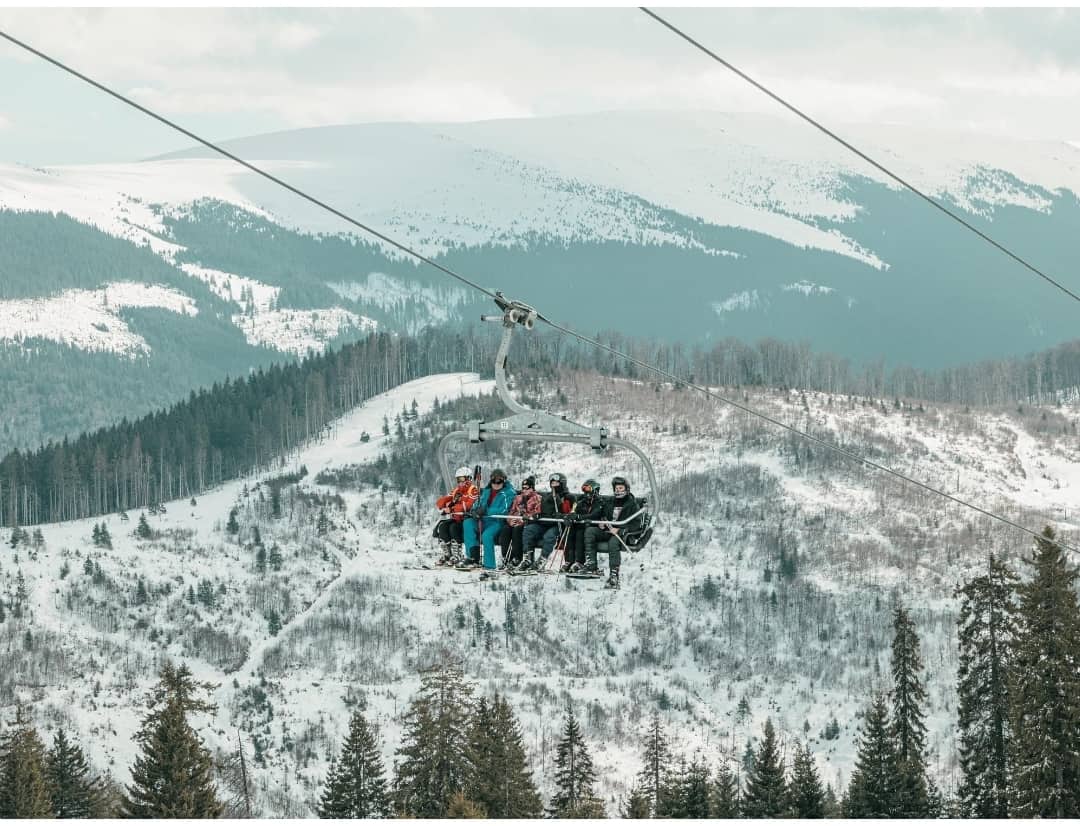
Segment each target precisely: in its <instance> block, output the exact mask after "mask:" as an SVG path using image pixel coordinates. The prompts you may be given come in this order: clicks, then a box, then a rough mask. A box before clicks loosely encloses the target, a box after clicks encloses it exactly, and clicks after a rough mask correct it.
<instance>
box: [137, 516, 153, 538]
mask: <svg viewBox="0 0 1080 826" xmlns="http://www.w3.org/2000/svg"><path fill="white" fill-rule="evenodd" d="M135 535H136V536H137V537H139V539H152V538H153V536H154V532H153V531H152V530H150V523H149V522H147V521H146V514H145V513H140V514H139V526H138V527H137V528H135Z"/></svg>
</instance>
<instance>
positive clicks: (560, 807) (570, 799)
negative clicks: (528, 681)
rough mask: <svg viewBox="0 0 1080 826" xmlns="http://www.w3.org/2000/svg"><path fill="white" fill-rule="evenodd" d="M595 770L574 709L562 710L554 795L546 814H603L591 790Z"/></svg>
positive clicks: (571, 816)
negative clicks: (563, 716)
mask: <svg viewBox="0 0 1080 826" xmlns="http://www.w3.org/2000/svg"><path fill="white" fill-rule="evenodd" d="M595 784H596V771H595V770H594V769H593V764H592V757H591V756H590V755H589V749H588V747H587V746H586V745H585V741H584V739H582V736H581V729H580V727H579V726H578V722H577V718H576V717H575V716H574V708H573V706H570V707H569V708H567V710H566V724H565V725H564V726H563V736H562V739H561V740H560V741H559V744H558V746H557V747H556V749H555V794H554V795H552V798H551V805H550V806H549V807H548V814H550V815H551V817H567V818H581V817H603V816H604V815H603V814H597V812H598V811H599V812H602V811H603V805H602V804H601V802H600V801H599V799H597V797H596V794H595V792H594V790H593V787H594V785H595Z"/></svg>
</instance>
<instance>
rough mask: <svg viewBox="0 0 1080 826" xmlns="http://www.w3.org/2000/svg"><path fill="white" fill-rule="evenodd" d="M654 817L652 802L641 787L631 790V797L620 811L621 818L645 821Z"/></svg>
mask: <svg viewBox="0 0 1080 826" xmlns="http://www.w3.org/2000/svg"><path fill="white" fill-rule="evenodd" d="M651 816H652V801H650V800H649V796H648V795H647V794H646V793H645V792H643V791H642V790H641V788H640V787H639V786H634V787H633V788H632V789H630V796H629V797H628V798H627V799H626V803H624V804H623V806H622V808H621V809H619V817H621V818H623V819H624V820H644V819H646V818H648V817H651Z"/></svg>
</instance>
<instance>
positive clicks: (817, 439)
mask: <svg viewBox="0 0 1080 826" xmlns="http://www.w3.org/2000/svg"><path fill="white" fill-rule="evenodd" d="M0 37H3V38H4V39H5V40H8V41H9V42H11V43H14V44H15V45H16V46H19V47H20V48H23V49H25V50H26V51H28V52H30V53H31V54H34V55H36V56H38V57H40V58H42V59H43V60H46V61H48V62H49V63H51V64H53V65H54V66H56V67H57V68H59V69H62V70H63V71H65V72H67V73H68V74H71V75H73V76H75V77H77V78H79V79H80V80H82V81H84V82H86V83H88V84H90V85H91V86H93V87H95V88H96V89H99V90H101V91H103V92H105V93H106V94H108V95H110V96H112V97H114V98H116V99H117V100H119V101H121V102H123V103H126V104H128V105H129V106H131V107H132V108H134V109H137V110H139V111H140V112H142V113H143V114H145V115H148V116H150V117H152V118H154V120H157V121H159V122H160V123H163V124H165V125H166V126H168V127H170V128H171V129H175V130H176V131H177V132H180V133H181V134H183V135H186V136H187V137H189V138H191V139H192V140H195V141H197V142H199V143H201V144H202V145H204V146H206V147H208V148H209V149H212V150H214V151H215V152H218V153H220V154H221V155H223V156H224V157H226V158H229V159H230V160H232V161H235V162H236V163H238V164H240V165H241V166H243V167H245V168H246V169H249V170H250V171H252V172H255V173H256V174H258V175H261V176H262V177H264V178H266V179H267V180H269V181H273V182H274V183H276V184H278V185H279V186H282V187H284V188H285V189H287V190H289V191H290V192H292V193H294V194H296V195H298V196H300V197H301V198H303V199H305V200H306V201H309V202H311V203H313V204H315V205H316V206H318V207H321V208H322V209H325V210H327V211H328V212H330V213H332V214H333V215H336V216H338V217H339V218H341V219H342V220H344V221H346V222H347V223H349V224H351V225H353V226H355V227H358V228H359V229H361V230H363V231H364V232H367V233H369V234H371V235H374V236H375V237H376V238H379V239H381V240H383V241H385V242H386V243H388V244H390V245H391V246H393V247H395V248H397V249H399V250H401V251H402V252H404V253H406V254H408V255H411V256H413V257H414V258H416V259H417V260H418V261H422V262H424V263H425V264H429V265H430V266H432V267H434V268H435V269H437V270H439V271H440V272H442V273H444V274H446V275H449V276H451V277H453V278H455V279H457V280H458V281H460V282H461V283H463V284H467V285H468V286H470V287H472V288H473V289H476V290H479V291H480V292H481V293H483V294H484V295H486V296H488V297H489V298H491V299H493V300H496V301H500V302H502V301H503V298H502V296H501V295H497V294H496V293H495V292H493V291H491V290H488V289H486V288H485V287H481V286H480V285H479V284H477V283H475V282H474V281H471V280H470V279H468V278H465V277H464V276H462V275H459V274H458V273H456V272H454V271H453V270H451V269H449V268H447V267H444V266H442V265H441V264H439V263H437V262H435V261H432V260H431V259H430V258H428V257H426V256H424V255H421V254H420V253H418V252H416V251H415V250H413V249H411V248H410V247H408V246H406V245H405V244H402V243H400V242H398V241H395V240H394V239H392V238H390V237H389V236H386V235H383V234H382V233H381V232H379V231H377V230H375V229H372V228H371V227H369V226H368V225H366V224H363V223H361V222H360V221H357V220H355V219H354V218H351V217H350V216H348V215H346V214H345V213H343V212H341V211H340V210H337V209H335V208H334V207H332V206H330V205H328V204H326V203H324V202H323V201H321V200H319V199H318V198H315V197H313V196H311V195H309V194H307V193H306V192H304V191H303V190H301V189H298V188H297V187H295V186H293V185H292V184H289V183H288V182H286V181H283V180H282V179H280V178H278V177H276V176H275V175H271V174H270V173H268V172H265V171H264V170H262V169H259V168H258V167H257V166H255V165H253V164H251V163H249V162H248V161H245V160H244V159H243V158H240V157H238V156H236V155H234V154H232V153H231V152H227V151H226V150H224V149H222V148H221V147H219V146H217V145H216V144H214V143H212V142H211V141H208V140H206V139H204V138H201V137H199V136H198V135H196V134H195V133H194V132H191V131H189V130H187V129H185V128H184V127H182V126H180V125H178V124H176V123H174V122H173V121H171V120H169V119H168V118H165V117H163V116H162V115H159V114H157V113H156V112H154V111H153V110H151V109H148V108H147V107H145V106H142V105H141V104H138V103H136V102H135V101H133V100H131V99H130V98H127V97H125V96H124V95H121V94H120V93H118V92H115V91H113V90H112V89H110V88H109V87H108V86H105V85H104V84H102V83H99V82H98V81H96V80H93V79H92V78H89V77H87V76H86V75H84V74H82V73H81V72H79V71H76V70H75V69H72V68H70V67H69V66H67V65H65V64H64V63H62V62H61V61H59V60H57V59H55V58H52V57H50V56H49V55H47V54H45V53H43V52H41V51H39V50H37V49H35V48H33V47H32V46H29V45H27V44H26V43H24V42H22V41H21V40H18V39H17V38H15V37H12V36H11V35H9V34H7V33H6V32H4V31H3V30H2V29H0ZM500 306H501V304H500ZM536 317H537V319H538V320H540V321H543V322H544V323H545V324H547V325H548V326H549V327H551V328H552V329H554V330H557V331H559V332H561V333H564V334H566V335H568V336H571V337H573V338H576V339H577V340H578V341H581V342H583V343H585V344H589V345H592V346H593V347H598V348H599V349H601V350H604V351H605V352H607V353H610V354H611V355H613V356H618V357H619V358H621V359H625V360H626V361H628V362H630V363H631V364H635V365H637V366H639V367H641V368H642V369H645V370H649V371H650V372H653V373H655V374H656V375H658V376H662V377H664V378H666V379H669V380H670V381H672V382H674V383H676V384H682V385H685V386H686V387H689V388H691V389H693V390H697V391H699V392H701V393H704V394H705V395H706V396H707V397H709V398H711V399H714V400H716V401H720V402H724V403H725V404H729V405H731V406H732V407H735V408H736V409H738V410H742V411H743V412H744V413H748V414H749V415H751V416H755V417H756V418H759V419H761V420H762V421H765V422H768V423H769V424H772V425H775V426H776V427H779V428H782V429H783V430H786V431H788V432H790V433H793V434H795V435H797V436H799V437H801V438H804V439H807V440H809V441H811V442H814V443H815V444H818V445H820V446H822V447H824V448H827V449H828V450H832V451H835V452H837V453H839V454H841V455H843V456H845V457H847V458H849V459H852V460H853V461H856V462H859V463H860V464H862V465H865V466H867V467H871V468H874V469H875V470H880V471H882V472H884V473H887V474H889V475H891V476H894V477H895V478H897V479H900V480H902V481H904V482H907V483H908V484H911V485H915V486H916V487H919V488H922V489H923V490H926V491H928V492H930V493H934V494H937V495H938V496H942V497H944V498H945V499H948V500H949V501H951V502H955V503H956V504H958V505H961V506H963V507H965V508H969V509H970V510H973V511H976V512H977V513H980V514H982V515H984V516H988V517H990V518H991V519H995V520H997V521H998V522H1000V523H1002V524H1004V525H1008V526H1009V527H1012V528H1015V529H1017V530H1019V531H1022V532H1023V533H1026V534H1029V535H1031V536H1034V537H1036V538H1042V534H1041V533H1038V532H1036V531H1033V530H1031V529H1030V528H1026V527H1024V526H1023V525H1020V524H1018V523H1016V522H1013V521H1012V520H1010V519H1008V518H1006V517H1004V516H999V515H998V514H996V513H994V512H992V511H989V510H986V509H985V508H982V507H980V506H978V505H974V504H972V503H971V502H967V501H965V500H963V499H960V498H959V497H956V496H953V495H952V494H949V493H946V492H945V491H942V490H939V489H938V488H935V487H933V486H932V485H928V484H926V483H924V482H920V481H919V480H917V479H913V478H911V477H910V476H906V475H905V474H903V473H900V472H899V471H896V470H893V469H892V468H889V467H886V466H885V465H882V464H879V463H877V462H874V461H873V460H871V459H866V458H864V457H862V456H859V455H858V454H857V453H853V452H852V451H850V450H847V449H845V448H842V447H839V446H837V445H834V444H831V443H829V442H827V441H825V440H824V439H822V438H820V437H818V436H814V435H812V434H810V433H807V432H806V431H803V430H799V429H798V428H797V427H792V426H791V425H789V424H785V423H784V422H781V421H779V420H778V419H774V418H772V417H771V416H768V415H766V414H764V413H760V412H758V411H757V410H754V409H753V408H752V407H749V406H747V405H744V404H741V403H740V402H737V401H734V400H732V399H728V398H726V397H724V396H721V395H720V394H718V393H714V392H713V391H712V390H709V388H707V387H705V386H703V385H700V384H695V383H693V382H689V381H686V380H685V379H682V378H680V377H679V376H677V375H675V374H674V373H672V372H670V371H668V370H665V369H663V368H662V367H657V366H655V365H653V364H649V363H648V362H646V361H643V360H641V359H639V358H636V357H635V356H631V355H630V354H628V353H623V352H621V351H620V350H616V349H615V348H614V347H611V346H609V345H607V344H604V343H603V342H601V341H598V340H597V339H594V338H590V337H589V336H586V335H583V334H582V333H579V332H577V331H575V330H572V329H571V328H569V327H567V326H566V325H564V324H560V323H559V322H557V321H554V320H552V319H550V318H548V317H547V316H545V315H543V314H542V313H539V312H538V313H537V316H536ZM1054 542H1055V544H1057V545H1058V547H1060V548H1063V549H1065V550H1068V551H1071V552H1073V553H1076V554H1080V548H1074V547H1072V546H1071V545H1066V544H1064V543H1062V542H1060V541H1057V540H1054Z"/></svg>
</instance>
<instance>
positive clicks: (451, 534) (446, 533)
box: [435, 519, 464, 545]
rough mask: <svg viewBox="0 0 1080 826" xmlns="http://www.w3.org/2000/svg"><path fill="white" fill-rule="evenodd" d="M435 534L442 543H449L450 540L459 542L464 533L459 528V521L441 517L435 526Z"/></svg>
mask: <svg viewBox="0 0 1080 826" xmlns="http://www.w3.org/2000/svg"><path fill="white" fill-rule="evenodd" d="M435 535H436V536H437V537H439V542H440V543H441V544H443V545H449V544H450V543H451V542H456V543H457V544H459V545H460V544H461V541H462V539H463V538H464V534H463V533H462V529H461V522H458V521H457V520H455V519H443V520H442V521H441V522H439V524H438V525H436V526H435Z"/></svg>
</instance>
